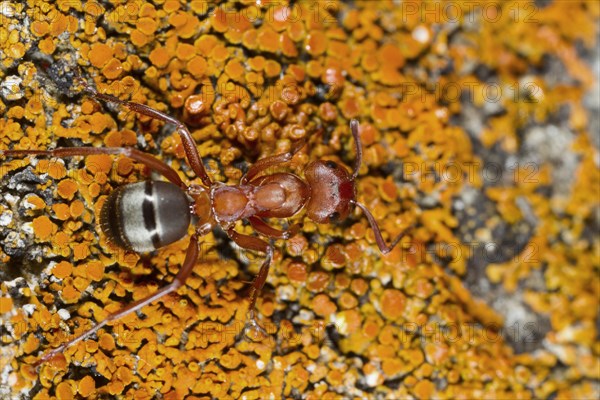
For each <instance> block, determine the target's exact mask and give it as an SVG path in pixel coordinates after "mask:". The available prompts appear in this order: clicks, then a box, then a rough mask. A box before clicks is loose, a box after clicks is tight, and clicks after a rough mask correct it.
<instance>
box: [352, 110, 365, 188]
mask: <svg viewBox="0 0 600 400" xmlns="http://www.w3.org/2000/svg"><path fill="white" fill-rule="evenodd" d="M350 131H352V136H354V145H355V146H356V159H355V160H354V172H352V180H354V179H356V177H357V176H358V170H359V169H360V164H362V145H361V143H360V136H359V134H358V120H357V119H352V120H350Z"/></svg>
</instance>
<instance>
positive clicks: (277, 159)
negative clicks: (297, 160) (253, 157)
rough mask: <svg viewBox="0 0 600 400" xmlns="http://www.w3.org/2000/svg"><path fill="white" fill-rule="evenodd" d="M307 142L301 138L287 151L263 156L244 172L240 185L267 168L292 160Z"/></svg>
mask: <svg viewBox="0 0 600 400" xmlns="http://www.w3.org/2000/svg"><path fill="white" fill-rule="evenodd" d="M305 144H306V141H305V140H300V141H299V142H298V143H296V144H295V145H294V146H293V147H292V149H291V150H290V151H288V152H287V153H282V154H277V155H274V156H270V157H265V158H261V159H260V160H258V161H257V162H255V163H254V164H252V166H250V168H249V169H248V171H247V172H246V173H245V174H244V176H242V179H240V185H245V184H246V183H248V182H250V181H251V180H252V179H253V178H254V177H255V176H257V175H258V174H260V173H261V172H263V171H264V170H266V169H267V168H270V167H274V166H276V165H279V164H285V163H287V162H290V161H291V159H292V157H294V155H295V154H296V153H297V152H298V151H300V149H301V148H302V147H304V145H305Z"/></svg>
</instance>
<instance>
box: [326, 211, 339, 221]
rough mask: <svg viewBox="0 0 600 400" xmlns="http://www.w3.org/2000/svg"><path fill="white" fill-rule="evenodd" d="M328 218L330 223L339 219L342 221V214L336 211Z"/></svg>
mask: <svg viewBox="0 0 600 400" xmlns="http://www.w3.org/2000/svg"><path fill="white" fill-rule="evenodd" d="M328 218H329V222H336V221H337V220H338V219H340V213H339V212H337V211H334V212H332V213H331V214H329V216H328Z"/></svg>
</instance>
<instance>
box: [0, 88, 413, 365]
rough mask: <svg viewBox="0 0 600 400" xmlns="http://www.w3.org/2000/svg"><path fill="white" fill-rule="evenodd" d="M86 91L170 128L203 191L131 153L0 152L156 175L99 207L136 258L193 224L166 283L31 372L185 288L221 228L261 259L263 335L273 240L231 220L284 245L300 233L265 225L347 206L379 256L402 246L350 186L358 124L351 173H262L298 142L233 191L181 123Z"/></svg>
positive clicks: (284, 159) (326, 217)
mask: <svg viewBox="0 0 600 400" xmlns="http://www.w3.org/2000/svg"><path fill="white" fill-rule="evenodd" d="M83 84H84V90H85V92H87V93H88V94H89V95H91V96H92V97H94V98H95V99H97V100H101V101H104V102H110V103H116V104H120V105H122V106H124V107H127V108H128V109H130V110H132V111H134V112H136V113H138V114H142V115H145V116H148V117H151V118H154V119H157V120H160V121H163V122H166V123H170V124H173V125H175V127H176V131H177V133H178V134H179V135H180V137H181V140H182V144H183V147H184V150H185V155H186V159H187V162H188V164H189V166H190V167H191V169H192V170H193V172H194V173H195V174H196V175H197V176H198V177H199V178H200V180H201V181H202V185H195V184H192V185H188V184H186V183H184V182H183V181H182V180H181V178H180V177H179V175H178V174H177V172H176V171H175V170H174V169H172V168H171V167H170V166H169V165H167V164H165V163H164V162H163V161H161V160H159V159H157V158H155V157H154V156H152V155H150V154H147V153H144V152H142V151H140V150H137V149H134V148H129V147H59V148H55V149H53V150H0V155H4V156H8V157H22V156H29V155H31V156H44V157H73V156H89V155H96V154H109V155H119V154H121V155H124V156H127V157H129V158H131V159H133V160H135V161H137V162H139V163H141V164H143V165H145V166H146V167H148V168H149V169H150V170H153V171H155V172H158V173H159V174H161V175H162V176H163V177H164V178H166V179H167V180H168V182H165V181H156V180H148V181H145V182H137V183H130V184H126V185H123V186H120V187H118V188H117V189H115V190H114V191H113V192H111V193H110V195H109V196H108V197H107V199H106V201H105V203H104V204H103V206H102V208H101V211H100V216H99V224H100V228H101V230H102V231H103V233H104V234H105V235H106V237H107V239H108V241H109V242H112V243H114V244H116V245H117V246H119V247H121V248H123V249H125V250H129V251H133V252H138V253H144V252H150V251H154V250H156V249H158V248H160V247H163V246H166V245H168V244H171V243H173V242H175V241H177V240H179V239H181V238H183V237H184V236H185V235H186V234H187V230H188V226H189V225H190V223H191V220H192V217H193V216H194V217H195V218H196V220H197V223H196V226H195V232H194V233H193V234H192V235H191V237H190V241H189V245H188V247H187V250H186V255H185V260H184V262H183V265H182V266H181V268H180V270H179V272H178V273H177V275H176V276H175V278H174V279H173V281H172V282H171V283H169V284H168V285H166V286H164V287H162V288H161V289H159V290H158V291H157V292H155V293H153V294H151V295H149V296H148V297H146V298H144V299H141V300H138V301H136V302H134V303H132V304H130V305H128V306H127V307H125V308H123V309H121V310H119V311H116V312H114V313H112V314H110V315H108V316H107V317H106V318H105V319H104V320H102V321H100V322H99V323H97V324H96V325H95V326H94V327H92V328H90V329H88V330H87V331H85V332H83V333H81V334H80V335H78V336H76V337H75V338H73V339H71V340H70V341H68V342H66V343H64V344H62V345H60V346H59V347H57V348H55V349H53V350H51V351H49V352H48V353H46V354H45V355H43V356H42V357H41V358H40V360H39V361H37V362H36V364H35V365H36V366H37V365H39V364H41V363H44V362H46V361H48V360H49V359H51V358H53V357H54V356H55V355H57V354H59V353H61V352H63V350H65V349H66V348H68V347H69V346H72V345H74V344H75V343H77V342H79V341H81V340H83V339H85V338H87V337H88V336H90V335H92V334H94V333H95V332H97V331H98V330H99V329H100V328H102V327H103V326H105V325H106V324H107V323H109V322H111V321H115V320H118V319H120V318H123V317H125V316H126V315H129V314H131V313H133V312H136V311H138V310H140V309H141V308H142V307H144V306H146V305H148V304H150V303H152V302H154V301H156V300H159V299H160V298H162V297H164V296H165V295H167V294H168V293H172V292H174V291H176V290H177V289H178V288H179V287H181V286H182V285H184V283H185V281H186V279H187V278H188V277H189V276H190V275H191V273H192V269H193V267H194V265H195V264H196V260H197V258H198V253H199V250H198V239H199V238H200V237H202V236H204V235H206V234H208V233H209V232H210V231H211V230H212V229H213V228H215V227H216V226H220V227H221V228H222V229H223V230H224V231H225V232H226V234H227V236H229V238H230V239H231V240H233V241H234V242H235V243H236V244H237V245H238V246H240V247H241V248H244V249H248V250H254V251H258V252H261V253H263V254H265V255H266V257H265V260H264V262H263V263H262V265H261V267H260V270H259V272H258V274H257V275H256V277H255V278H254V280H253V281H252V282H251V287H250V291H249V302H250V304H249V308H248V319H249V324H250V325H251V326H253V327H257V328H258V329H259V330H262V331H263V332H264V330H263V329H262V328H261V327H260V325H259V324H258V323H257V322H256V319H255V312H256V300H257V298H258V296H259V293H260V291H261V290H262V288H263V286H264V285H265V282H266V280H267V275H268V273H269V267H270V264H271V260H272V258H273V245H272V242H271V241H265V240H263V239H260V238H259V237H255V236H250V235H245V234H241V233H238V232H236V231H235V230H234V224H235V222H236V221H239V220H246V221H248V222H249V223H250V225H251V226H252V228H254V230H255V231H256V232H257V233H259V234H260V235H262V236H264V237H266V238H269V240H272V239H284V240H286V239H288V238H289V237H291V236H292V235H293V234H294V233H295V232H296V231H297V229H298V226H297V225H294V226H292V227H290V228H289V229H286V230H280V229H277V228H274V227H272V226H270V225H269V224H268V223H267V222H266V221H265V218H289V217H292V216H294V215H296V214H297V213H298V212H299V211H300V210H301V209H302V208H305V209H306V214H307V216H308V218H310V219H311V220H313V221H314V222H317V223H320V224H325V223H333V222H337V221H340V220H343V219H344V218H346V217H348V215H349V213H350V211H351V206H357V207H359V208H360V209H361V210H362V212H363V213H364V215H365V216H366V217H367V220H368V221H369V224H370V225H371V228H372V229H373V232H374V233H375V241H376V243H377V246H378V247H379V250H380V251H381V252H382V253H383V254H387V253H389V252H390V251H391V250H392V248H393V247H394V246H396V245H397V244H398V242H399V241H400V239H401V236H402V235H398V237H396V238H395V239H394V240H393V241H392V243H391V244H390V245H387V244H386V243H385V241H384V239H383V237H382V235H381V230H380V229H379V226H378V225H377V222H376V221H375V218H374V217H373V215H372V214H371V213H370V212H369V210H368V209H367V208H366V207H365V206H364V205H363V204H361V203H359V202H358V201H356V185H355V180H356V178H357V176H358V170H359V168H360V165H361V162H362V148H361V142H360V137H359V134H358V125H359V124H358V121H357V120H356V119H353V120H351V121H350V130H351V132H352V136H353V137H354V142H355V146H356V160H355V165H354V171H353V172H352V174H349V173H348V171H347V170H346V169H345V168H344V167H342V166H341V165H339V164H337V163H335V162H333V161H323V160H318V161H313V162H311V163H309V164H308V165H307V166H306V168H305V170H304V179H302V178H301V177H299V176H297V175H295V174H293V173H290V172H277V173H273V174H265V172H266V171H267V169H269V168H271V167H275V166H279V165H282V164H286V163H288V162H289V161H290V160H291V159H292V157H293V156H294V154H295V153H296V152H298V150H300V148H302V147H303V145H304V142H303V141H301V142H300V144H301V145H300V146H295V147H293V148H292V150H291V151H289V152H287V153H283V154H278V155H274V156H269V157H266V158H263V159H260V160H258V161H257V162H256V163H255V164H253V165H252V166H251V167H250V168H249V169H248V171H247V172H246V174H245V175H244V176H242V178H241V179H240V182H239V184H238V185H231V186H228V185H225V184H222V183H220V182H213V181H212V180H211V178H210V176H209V175H208V174H207V172H206V170H205V168H204V165H203V164H202V160H201V158H200V155H199V154H198V150H197V148H196V144H195V142H194V139H193V138H192V135H191V133H190V131H189V130H188V128H187V127H186V126H185V125H184V124H183V123H181V122H180V121H179V120H177V119H175V118H173V117H171V116H169V115H167V114H165V113H163V112H160V111H158V110H155V109H153V108H151V107H149V106H147V105H143V104H138V103H134V102H130V101H124V100H121V99H119V98H117V97H114V96H112V95H108V94H103V93H99V92H97V91H96V90H95V89H93V88H92V87H90V86H88V85H87V84H86V83H85V82H84V83H83Z"/></svg>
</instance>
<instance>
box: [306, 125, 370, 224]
mask: <svg viewBox="0 0 600 400" xmlns="http://www.w3.org/2000/svg"><path fill="white" fill-rule="evenodd" d="M350 130H351V131H352V136H353V137H354V143H355V146H356V161H355V164H354V172H353V173H352V175H350V174H349V173H348V171H346V169H345V168H344V167H342V166H341V165H339V164H337V163H335V162H333V161H322V160H319V161H314V162H312V163H310V164H308V166H307V167H306V169H305V171H304V177H305V178H306V181H307V182H308V185H309V187H310V188H311V195H310V200H309V201H308V204H307V205H306V212H307V214H308V218H310V219H312V220H313V221H315V222H317V223H320V224H324V223H332V222H337V221H339V220H343V219H345V218H346V217H347V216H348V214H350V207H351V205H353V204H354V202H355V198H356V187H355V184H354V180H355V179H356V177H357V175H358V170H359V168H360V164H361V162H362V148H361V144H360V137H359V136H358V121H357V120H355V119H353V120H351V121H350Z"/></svg>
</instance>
